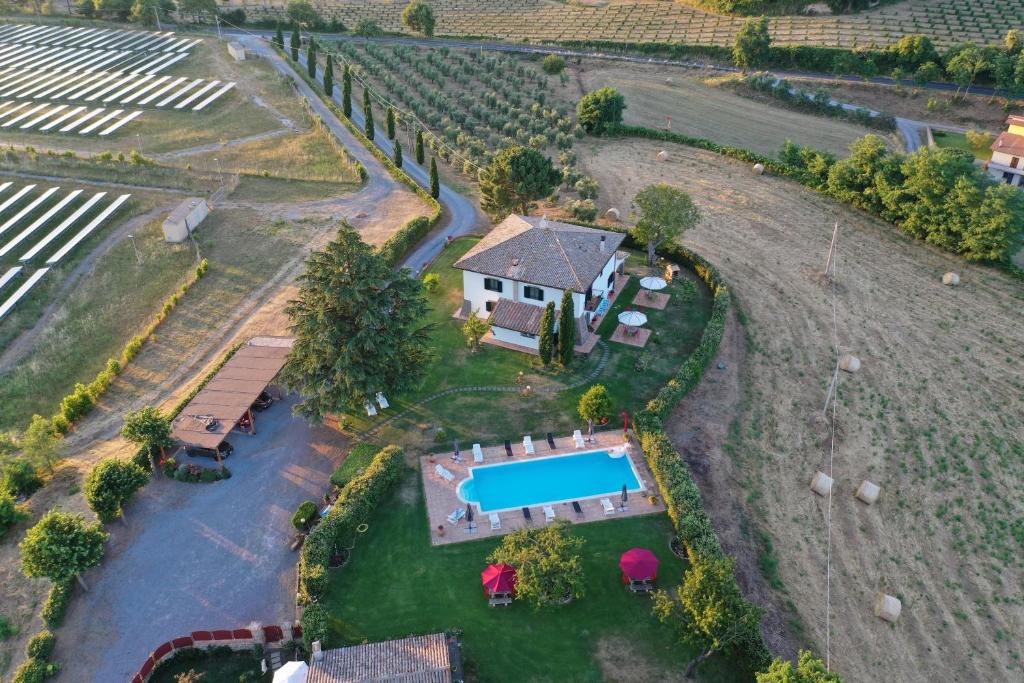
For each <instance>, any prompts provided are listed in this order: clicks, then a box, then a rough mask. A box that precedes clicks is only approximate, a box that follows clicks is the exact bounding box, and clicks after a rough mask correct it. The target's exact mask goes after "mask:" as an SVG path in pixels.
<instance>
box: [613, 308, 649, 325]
mask: <svg viewBox="0 0 1024 683" xmlns="http://www.w3.org/2000/svg"><path fill="white" fill-rule="evenodd" d="M619 322H620V323H622V324H623V325H626V326H627V327H640V326H641V325H643V324H645V323H646V322H647V316H646V315H644V314H643V313H641V312H640V311H623V312H622V313H619Z"/></svg>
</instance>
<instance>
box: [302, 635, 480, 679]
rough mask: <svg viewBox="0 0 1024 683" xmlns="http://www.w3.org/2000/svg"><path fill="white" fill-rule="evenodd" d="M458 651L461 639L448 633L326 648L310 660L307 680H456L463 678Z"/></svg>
mask: <svg viewBox="0 0 1024 683" xmlns="http://www.w3.org/2000/svg"><path fill="white" fill-rule="evenodd" d="M458 652H459V644H458V641H457V640H455V638H454V637H451V638H450V639H449V637H448V636H447V635H445V634H444V633H431V634H428V635H425V636H410V637H409V638H402V639H401V640H386V641H384V642H379V643H365V644H363V645H353V646H352V647H341V648H337V649H334V650H325V651H324V652H323V656H322V657H321V658H320V659H315V658H314V660H313V661H312V662H311V663H310V667H309V676H308V677H307V678H306V683H370V682H371V681H373V682H375V683H383V682H384V681H394V682H395V683H398V682H400V683H452V681H453V680H462V663H461V661H460V660H459V658H458ZM453 674H454V676H453Z"/></svg>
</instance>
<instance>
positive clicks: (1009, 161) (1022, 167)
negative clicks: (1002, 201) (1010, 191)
mask: <svg viewBox="0 0 1024 683" xmlns="http://www.w3.org/2000/svg"><path fill="white" fill-rule="evenodd" d="M1006 125H1007V129H1006V131H1005V132H1003V133H1000V135H999V137H998V138H996V141H995V142H993V143H992V160H991V161H989V162H988V164H987V169H988V173H989V175H990V176H992V177H993V178H994V179H996V180H1000V181H1002V182H1004V183H1006V184H1007V185H1014V186H1020V185H1024V180H1022V179H1021V176H1022V175H1024V164H1021V159H1022V158H1024V116H1013V115H1011V116H1010V117H1009V118H1007V119H1006Z"/></svg>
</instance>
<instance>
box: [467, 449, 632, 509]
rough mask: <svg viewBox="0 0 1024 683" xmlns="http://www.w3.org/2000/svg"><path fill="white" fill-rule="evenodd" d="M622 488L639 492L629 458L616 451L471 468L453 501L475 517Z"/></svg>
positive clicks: (580, 498) (592, 496)
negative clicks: (473, 510) (474, 510)
mask: <svg viewBox="0 0 1024 683" xmlns="http://www.w3.org/2000/svg"><path fill="white" fill-rule="evenodd" d="M623 484H625V485H626V490H627V491H630V492H638V491H642V490H643V489H642V487H641V485H640V477H639V475H638V474H637V471H636V468H635V467H634V466H633V461H632V460H631V459H630V457H629V454H628V453H626V452H625V450H624V449H622V448H617V449H611V451H607V450H601V451H590V452H587V453H571V454H569V455H555V456H551V457H546V458H533V459H530V460H515V461H511V462H502V463H496V464H494V465H479V466H477V467H470V468H469V478H468V479H464V480H463V481H462V482H461V483H460V484H459V487H458V495H459V498H461V499H462V501H463V502H464V503H475V504H476V505H477V507H478V509H479V510H480V512H500V511H502V510H515V509H518V508H521V507H527V506H533V505H547V504H552V503H568V502H571V501H574V500H583V499H585V498H597V497H601V496H613V495H617V494H619V493H620V492H621V491H622V485H623Z"/></svg>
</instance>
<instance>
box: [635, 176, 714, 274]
mask: <svg viewBox="0 0 1024 683" xmlns="http://www.w3.org/2000/svg"><path fill="white" fill-rule="evenodd" d="M633 204H634V205H635V206H636V207H637V209H639V211H640V216H639V219H638V220H637V223H636V225H635V226H634V227H633V229H632V230H631V231H630V234H632V236H633V239H635V240H636V241H637V242H639V243H640V244H643V245H644V246H645V247H646V248H647V265H649V266H653V265H654V259H655V252H656V251H657V249H658V247H660V246H661V245H662V244H664V243H665V242H671V241H673V240H677V239H679V237H681V236H682V234H683V233H684V232H686V231H687V230H689V229H690V228H692V227H693V226H695V225H697V223H699V222H700V219H701V215H700V209H698V208H697V206H696V205H695V204H694V203H693V200H692V199H691V198H690V195H688V194H687V193H686V192H684V191H683V190H680V189H679V188H676V187H672V186H671V185H666V184H665V183H658V184H657V185H649V186H648V187H645V188H644V189H643V190H641V191H640V192H639V194H637V196H636V197H635V198H634V199H633Z"/></svg>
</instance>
